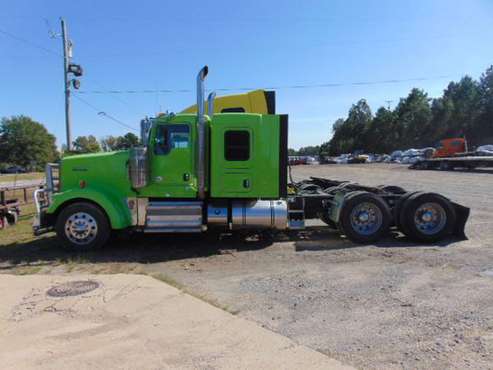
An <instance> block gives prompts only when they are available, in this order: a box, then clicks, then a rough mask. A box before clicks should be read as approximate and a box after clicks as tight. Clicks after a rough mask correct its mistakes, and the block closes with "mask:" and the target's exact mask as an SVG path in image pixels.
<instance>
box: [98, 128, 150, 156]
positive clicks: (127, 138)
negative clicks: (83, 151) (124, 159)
mask: <svg viewBox="0 0 493 370" xmlns="http://www.w3.org/2000/svg"><path fill="white" fill-rule="evenodd" d="M139 142H140V140H139V138H138V137H137V135H135V134H132V133H131V132H129V133H127V134H125V135H124V136H117V137H115V136H107V137H105V138H104V139H102V140H101V146H102V148H103V150H104V151H105V152H110V151H114V150H125V149H129V148H131V147H134V146H137V145H139Z"/></svg>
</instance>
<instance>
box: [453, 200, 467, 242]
mask: <svg viewBox="0 0 493 370" xmlns="http://www.w3.org/2000/svg"><path fill="white" fill-rule="evenodd" d="M451 203H452V206H453V207H454V209H455V214H456V216H457V219H456V221H455V225H454V228H453V230H452V233H453V235H455V236H456V237H457V238H459V239H460V240H467V236H466V232H465V227H466V222H467V219H468V218H469V213H470V212H471V210H470V209H469V208H467V207H464V206H461V205H460V204H457V203H454V202H451Z"/></svg>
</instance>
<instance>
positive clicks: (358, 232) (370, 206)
mask: <svg viewBox="0 0 493 370" xmlns="http://www.w3.org/2000/svg"><path fill="white" fill-rule="evenodd" d="M367 217H369V218H368V219H366V220H365V218H367ZM390 219H391V215H390V210H389V207H388V206H387V204H386V203H385V202H384V201H383V200H382V199H381V198H380V197H379V196H377V195H375V194H372V193H368V192H362V191H357V192H353V193H349V194H348V195H347V197H346V199H345V201H344V204H343V206H342V209H341V214H340V219H339V230H341V232H342V233H343V234H344V235H346V237H347V238H348V239H349V240H351V241H353V242H356V243H373V242H375V241H377V240H379V239H380V238H381V237H382V236H384V235H386V234H387V233H388V231H389V227H390ZM372 220H373V222H372Z"/></svg>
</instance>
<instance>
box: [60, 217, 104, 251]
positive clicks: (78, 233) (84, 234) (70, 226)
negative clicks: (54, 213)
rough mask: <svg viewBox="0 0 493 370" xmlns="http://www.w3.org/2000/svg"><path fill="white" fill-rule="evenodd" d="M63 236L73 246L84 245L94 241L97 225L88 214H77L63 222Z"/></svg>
mask: <svg viewBox="0 0 493 370" xmlns="http://www.w3.org/2000/svg"><path fill="white" fill-rule="evenodd" d="M65 235H66V236H67V238H68V239H69V240H70V241H71V242H72V243H74V244H77V245H86V244H89V243H91V242H92V241H93V240H94V239H96V236H97V235H98V224H97V223H96V220H95V219H94V217H92V216H91V215H90V214H88V213H85V212H77V213H74V214H73V215H71V216H70V217H69V218H68V219H67V221H66V222H65Z"/></svg>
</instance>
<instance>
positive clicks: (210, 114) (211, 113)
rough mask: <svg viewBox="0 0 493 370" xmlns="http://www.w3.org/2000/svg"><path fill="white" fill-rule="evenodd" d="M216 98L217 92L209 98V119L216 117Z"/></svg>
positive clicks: (212, 93)
mask: <svg viewBox="0 0 493 370" xmlns="http://www.w3.org/2000/svg"><path fill="white" fill-rule="evenodd" d="M215 98H216V92H215V91H213V92H211V93H210V94H209V96H208V97H207V114H208V115H209V117H212V116H213V115H214V99H215Z"/></svg>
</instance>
